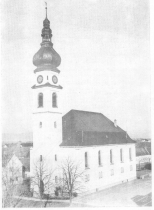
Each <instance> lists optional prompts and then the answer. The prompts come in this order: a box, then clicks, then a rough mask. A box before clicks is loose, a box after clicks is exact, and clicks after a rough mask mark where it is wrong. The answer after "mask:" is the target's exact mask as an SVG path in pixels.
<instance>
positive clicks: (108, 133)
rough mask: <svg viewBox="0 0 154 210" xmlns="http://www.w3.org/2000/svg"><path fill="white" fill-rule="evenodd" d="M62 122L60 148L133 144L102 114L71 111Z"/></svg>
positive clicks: (122, 131) (126, 135) (123, 132)
mask: <svg viewBox="0 0 154 210" xmlns="http://www.w3.org/2000/svg"><path fill="white" fill-rule="evenodd" d="M62 122H63V142H62V144H61V146H90V145H106V144H126V143H135V141H133V140H132V139H131V138H130V137H129V136H128V134H127V133H126V132H125V131H124V130H122V129H121V128H120V127H119V126H117V127H115V125H114V123H113V122H112V121H111V120H109V119H108V118H107V117H105V116H104V115H103V114H102V113H95V112H87V111H79V110H71V111H69V112H68V113H67V114H66V115H64V116H63V119H62ZM70 122H71V123H70ZM70 124H71V126H70ZM68 133H70V136H68Z"/></svg>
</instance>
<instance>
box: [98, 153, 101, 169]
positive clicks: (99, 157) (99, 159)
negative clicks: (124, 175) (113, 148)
mask: <svg viewBox="0 0 154 210" xmlns="http://www.w3.org/2000/svg"><path fill="white" fill-rule="evenodd" d="M98 165H99V166H101V165H102V161H101V151H100V150H99V151H98Z"/></svg>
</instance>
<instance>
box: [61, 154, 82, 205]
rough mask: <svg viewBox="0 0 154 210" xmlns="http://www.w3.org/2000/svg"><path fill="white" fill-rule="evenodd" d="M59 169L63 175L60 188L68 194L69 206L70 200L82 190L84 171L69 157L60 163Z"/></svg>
mask: <svg viewBox="0 0 154 210" xmlns="http://www.w3.org/2000/svg"><path fill="white" fill-rule="evenodd" d="M60 169H61V170H62V174H63V178H62V188H63V190H64V191H66V192H68V194H69V199H70V204H71V202H72V198H73V197H75V196H77V194H78V193H81V192H82V191H83V190H84V185H83V180H84V172H85V170H82V169H81V164H80V163H77V162H75V161H73V160H72V159H70V158H69V157H68V158H67V159H66V160H64V161H63V162H62V163H61V165H60Z"/></svg>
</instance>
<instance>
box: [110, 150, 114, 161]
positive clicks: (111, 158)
mask: <svg viewBox="0 0 154 210" xmlns="http://www.w3.org/2000/svg"><path fill="white" fill-rule="evenodd" d="M110 163H111V164H113V157H112V149H110Z"/></svg>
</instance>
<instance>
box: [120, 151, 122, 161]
mask: <svg viewBox="0 0 154 210" xmlns="http://www.w3.org/2000/svg"><path fill="white" fill-rule="evenodd" d="M120 161H121V162H123V150H122V149H120Z"/></svg>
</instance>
